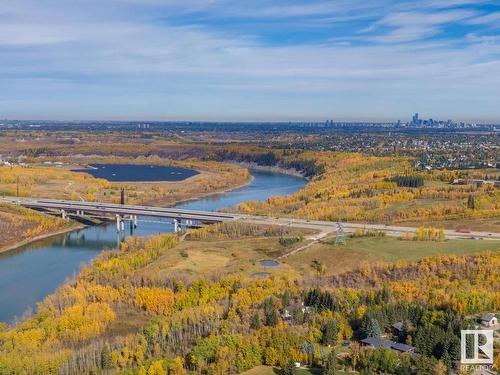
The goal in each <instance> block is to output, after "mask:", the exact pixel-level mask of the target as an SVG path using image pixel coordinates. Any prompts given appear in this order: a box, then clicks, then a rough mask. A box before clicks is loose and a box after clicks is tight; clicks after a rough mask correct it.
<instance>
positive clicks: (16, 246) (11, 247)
mask: <svg viewBox="0 0 500 375" xmlns="http://www.w3.org/2000/svg"><path fill="white" fill-rule="evenodd" d="M85 227H86V226H85V225H83V224H79V223H76V222H75V224H74V225H72V226H69V227H67V228H63V229H59V230H57V231H53V232H48V233H44V234H40V235H38V236H35V237H33V238H27V239H25V240H22V241H18V242H15V243H12V244H9V245H4V246H2V247H0V254H3V253H7V252H9V251H14V250H17V249H19V248H20V247H22V246H26V245H29V244H31V243H33V242H36V241H40V240H45V239H48V238H51V237H55V236H59V235H61V234H65V233H70V232H73V231H75V230H80V229H83V228H85Z"/></svg>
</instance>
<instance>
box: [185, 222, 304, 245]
mask: <svg viewBox="0 0 500 375" xmlns="http://www.w3.org/2000/svg"><path fill="white" fill-rule="evenodd" d="M295 232H297V231H296V230H294V229H292V228H288V227H284V226H279V225H257V224H247V223H243V222H238V221H229V222H222V223H217V224H213V225H207V226H204V227H202V228H199V229H196V230H191V231H189V232H188V233H187V235H186V239H188V240H203V241H207V240H224V239H235V238H244V237H257V236H264V237H283V236H288V235H291V234H293V233H295Z"/></svg>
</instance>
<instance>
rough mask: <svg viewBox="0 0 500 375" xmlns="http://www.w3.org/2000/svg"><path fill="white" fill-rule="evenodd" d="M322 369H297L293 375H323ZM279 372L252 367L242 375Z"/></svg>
mask: <svg viewBox="0 0 500 375" xmlns="http://www.w3.org/2000/svg"><path fill="white" fill-rule="evenodd" d="M323 372H324V371H323V369H319V368H312V369H306V368H299V369H296V370H295V374H297V375H321V374H323ZM280 373H281V372H280V370H279V369H276V368H273V367H270V366H257V367H254V368H253V369H251V370H248V371H246V372H244V373H243V375H277V374H278V375H279V374H280ZM337 374H339V375H349V374H354V372H344V371H338V372H337Z"/></svg>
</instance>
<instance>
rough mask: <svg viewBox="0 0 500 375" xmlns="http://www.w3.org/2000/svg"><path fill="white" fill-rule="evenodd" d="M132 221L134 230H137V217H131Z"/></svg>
mask: <svg viewBox="0 0 500 375" xmlns="http://www.w3.org/2000/svg"><path fill="white" fill-rule="evenodd" d="M133 221H134V228H137V222H138V220H137V215H134V216H133Z"/></svg>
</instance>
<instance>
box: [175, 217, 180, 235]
mask: <svg viewBox="0 0 500 375" xmlns="http://www.w3.org/2000/svg"><path fill="white" fill-rule="evenodd" d="M179 224H180V221H179V220H178V219H174V233H177V232H178V231H179V230H180V227H179Z"/></svg>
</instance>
